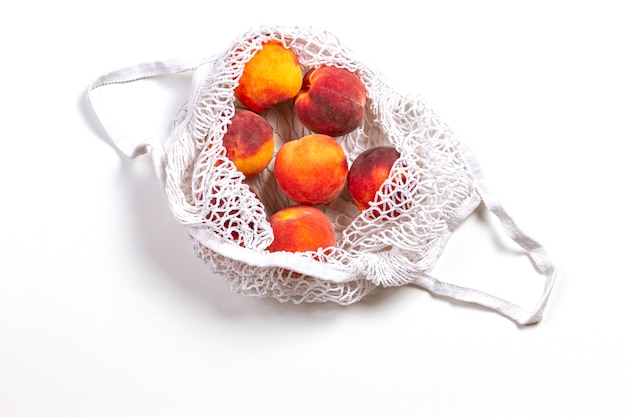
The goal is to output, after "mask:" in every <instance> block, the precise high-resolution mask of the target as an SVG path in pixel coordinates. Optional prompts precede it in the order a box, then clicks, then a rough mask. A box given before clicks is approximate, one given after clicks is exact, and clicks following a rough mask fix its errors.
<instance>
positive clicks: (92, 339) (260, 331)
mask: <svg viewBox="0 0 626 417" xmlns="http://www.w3.org/2000/svg"><path fill="white" fill-rule="evenodd" d="M39 3H41V4H30V3H19V5H13V6H11V8H10V9H8V8H7V7H8V6H2V8H7V9H6V10H2V11H1V13H0V37H1V39H2V45H3V46H2V56H3V64H2V67H1V68H2V69H1V73H0V74H1V77H0V86H1V87H0V106H1V107H0V110H1V114H2V127H3V128H2V138H1V139H0V143H1V144H2V145H1V148H0V149H1V150H0V174H1V175H0V190H1V192H2V195H3V199H2V201H3V202H2V204H1V206H0V207H1V209H0V213H1V216H0V257H1V258H0V415H1V416H2V417H4V416H7V417H9V416H10V417H27V416H28V417H36V416H45V417H53V416H55V417H56V416H58V417H73V416H81V417H86V416H152V417H154V416H224V417H225V416H363V417H364V416H417V415H423V416H460V415H462V416H470V415H471V416H482V417H485V416H579V415H580V416H591V415H592V416H623V415H626V405H625V403H624V400H623V394H624V392H625V391H626V383H625V382H624V372H625V371H626V359H625V355H624V352H625V350H626V336H625V331H624V322H623V319H624V308H623V305H624V300H625V299H624V290H625V289H626V284H625V282H624V281H625V278H626V274H625V273H624V263H623V260H624V253H623V239H622V238H623V235H624V232H625V231H626V230H625V228H624V220H623V206H622V203H621V202H622V201H623V199H622V198H621V197H622V194H623V179H624V173H623V159H624V156H623V155H624V154H623V152H624V151H623V149H624V147H623V144H624V141H625V140H626V128H625V126H624V120H625V114H626V105H625V94H626V81H625V79H626V65H625V64H624V60H623V56H624V50H625V45H624V40H625V39H626V29H625V25H624V18H625V17H626V16H625V14H624V12H623V11H622V8H619V7H618V6H619V3H620V2H618V1H614V2H609V1H603V0H599V1H594V2H577V1H574V2H565V1H562V2H559V1H526V2H521V3H519V4H513V3H510V4H509V2H496V1H474V2H448V1H436V2H435V1H432V2H420V1H418V2H414V3H410V2H406V3H405V2H402V3H400V2H395V1H385V2H382V3H380V4H376V3H369V4H368V3H367V2H354V4H350V3H348V2H338V1H336V0H335V1H322V0H317V1H315V2H308V3H299V2H293V1H292V2H285V1H274V2H249V3H241V2H219V4H218V2H208V1H205V2H198V1H196V2H190V1H179V2H167V3H163V2H161V3H159V2H146V3H145V4H135V3H134V2H132V1H123V2H121V1H117V0H111V1H108V2H105V3H102V4H93V3H81V2H69V1H57V2H39ZM505 3H506V4H505ZM409 4H411V5H412V6H411V9H408V8H407V6H408V5H409ZM265 24H281V25H283V24H284V25H298V26H313V27H315V28H316V29H320V30H327V31H329V32H331V33H333V34H334V35H336V36H337V37H338V38H339V39H341V40H342V42H343V43H344V44H345V45H347V46H348V47H349V48H350V49H352V50H353V51H354V52H355V53H356V54H357V55H359V56H360V57H361V58H362V60H363V61H364V62H366V63H367V64H368V65H370V66H371V67H372V68H375V69H376V70H377V71H380V73H381V76H384V77H386V78H387V79H388V80H389V81H390V83H392V84H393V85H394V86H395V87H396V88H397V89H399V90H402V91H403V92H406V93H419V94H422V96H424V97H425V98H426V99H427V100H428V102H429V103H430V104H431V105H432V107H433V108H434V109H435V110H436V111H437V112H438V113H439V115H440V116H441V117H442V119H443V120H445V121H446V123H447V124H448V125H450V127H451V128H452V129H453V130H454V131H455V132H456V133H458V134H459V135H460V136H461V137H463V138H464V139H465V140H466V141H467V142H468V143H469V145H470V146H471V148H472V149H473V150H474V152H475V154H476V155H477V157H478V159H479V161H480V162H481V164H482V166H483V168H484V170H485V172H486V174H487V178H488V180H489V183H490V184H491V187H492V189H493V190H494V191H495V192H496V194H497V196H498V197H499V199H500V200H501V201H502V202H503V203H504V205H505V207H506V208H507V209H508V210H509V212H510V214H511V215H512V216H513V217H514V218H515V219H516V221H517V222H518V224H519V225H520V226H521V227H522V229H523V230H525V231H526V232H527V233H528V234H530V235H531V236H532V237H534V238H536V239H537V240H539V241H540V242H541V243H543V244H544V245H545V247H546V248H547V249H548V251H549V253H550V254H551V255H552V257H553V259H554V262H555V263H556V264H557V266H558V267H559V271H560V272H559V277H558V279H557V283H556V285H555V287H554V291H553V294H552V297H551V299H550V302H549V304H548V307H547V309H546V312H545V319H544V321H543V322H541V323H540V324H538V325H535V326H528V327H524V328H520V327H518V326H516V325H515V324H514V323H513V322H511V321H510V320H508V319H506V318H504V317H502V316H500V315H499V314H497V313H494V312H492V311H489V310H486V309H483V308H477V307H473V306H469V305H464V304H460V303H454V302H451V301H449V300H445V299H442V298H438V297H433V296H431V295H430V294H429V293H427V292H426V291H424V290H421V289H419V288H416V287H403V288H396V289H387V290H384V291H380V292H377V293H375V294H373V295H372V296H371V297H368V298H366V299H365V300H363V301H362V302H359V303H357V304H354V305H352V306H349V307H339V306H336V305H330V304H324V305H291V304H280V303H277V302H275V301H273V300H256V299H251V298H246V297H243V296H239V295H236V294H233V293H232V292H231V291H230V289H229V287H228V285H227V283H226V282H225V281H224V280H223V279H221V278H220V277H216V276H212V275H211V274H210V273H208V270H207V267H206V266H205V265H203V264H202V263H201V262H200V261H199V260H198V259H197V258H196V256H195V254H194V252H193V250H192V247H191V242H190V241H189V239H188V238H187V236H186V232H185V230H184V229H183V228H182V226H181V225H179V224H177V223H176V222H175V221H174V220H173V218H172V216H171V214H170V212H169V209H168V207H167V203H166V200H165V198H164V195H163V194H162V192H161V189H160V188H159V185H158V183H157V181H156V177H155V175H154V171H153V170H152V165H151V163H150V160H149V158H146V157H141V158H138V159H133V160H130V159H125V158H123V157H120V155H118V154H117V153H116V152H115V150H114V149H113V147H111V146H110V144H109V143H108V141H107V140H106V139H105V138H104V136H103V133H102V129H101V128H100V127H99V125H98V124H97V122H96V121H95V119H94V117H93V114H92V113H91V112H90V108H89V106H88V105H87V103H86V101H85V98H84V95H85V89H86V87H87V85H88V83H89V82H90V81H91V80H92V79H94V78H95V77H96V76H98V75H101V74H103V73H105V72H108V71H110V70H115V69H118V68H121V67H125V66H129V65H133V64H137V63H140V62H149V61H153V60H162V59H169V58H178V57H187V56H198V57H202V56H208V55H212V54H214V53H216V52H220V51H221V50H222V49H223V48H225V47H226V46H227V45H229V44H230V42H231V40H232V39H233V38H234V37H235V36H237V35H238V34H240V33H242V32H244V31H247V30H248V29H250V28H253V27H256V26H259V25H265ZM143 85H144V86H147V87H145V88H146V89H148V88H150V89H156V91H157V92H156V94H158V96H159V97H160V98H161V101H159V100H152V101H151V103H149V105H145V106H138V105H134V104H133V103H134V102H133V101H132V100H133V99H136V98H142V97H144V96H142V94H141V92H142V91H143V88H144V87H141V88H139V90H132V89H131V90H129V91H132V92H129V93H128V94H127V96H126V97H127V98H128V101H126V100H122V101H123V102H120V103H119V105H120V106H127V107H128V109H129V110H128V111H130V112H134V113H133V114H135V115H136V118H137V126H136V128H137V130H138V134H143V133H148V134H152V132H155V131H156V132H158V131H160V130H162V129H164V128H165V126H167V124H168V123H169V117H170V116H171V115H172V114H173V112H174V110H175V109H176V108H177V107H178V105H179V104H181V102H182V101H183V100H184V99H185V98H186V94H187V88H188V80H187V79H184V78H183V79H168V80H162V81H161V82H156V81H155V82H146V83H144V84H143ZM137 91H139V92H140V93H137ZM163 115H165V116H163ZM143 130H145V132H144V131H143ZM484 229H485V224H484V223H483V221H482V220H480V219H476V218H474V217H472V218H471V219H470V220H469V222H468V224H467V225H464V226H463V227H462V228H461V229H460V230H459V235H458V236H457V237H455V238H454V240H453V241H452V242H451V243H450V247H449V250H448V251H447V252H446V253H445V254H444V257H442V258H441V261H440V262H441V263H440V266H439V267H438V270H439V273H440V274H442V275H441V277H442V278H451V279H452V278H454V277H459V278H460V279H470V281H471V279H472V277H480V280H479V282H480V283H481V285H490V284H489V283H490V282H491V284H493V285H494V288H500V289H502V290H503V291H505V292H506V291H507V289H511V288H522V289H521V290H520V291H524V290H523V288H525V285H526V283H528V285H529V286H530V285H531V282H535V281H533V280H535V279H536V276H535V274H534V271H533V270H532V267H530V264H529V263H528V262H527V261H526V259H522V261H521V262H518V261H519V260H518V259H517V257H512V256H510V253H509V252H508V251H506V250H505V249H503V248H501V247H500V246H498V245H497V244H496V243H494V240H493V238H492V237H491V235H490V234H489V232H486V233H485V231H484ZM511 258H514V259H511ZM501 259H506V260H510V261H511V263H510V264H508V263H503V262H501ZM507 268H508V269H507ZM525 278H528V280H527V281H525V280H524V279H525ZM507 280H508V281H507ZM520 280H521V281H520ZM509 283H510V284H509ZM513 292H514V291H513ZM513 296H514V294H513Z"/></svg>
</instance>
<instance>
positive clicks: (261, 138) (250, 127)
mask: <svg viewBox="0 0 626 417" xmlns="http://www.w3.org/2000/svg"><path fill="white" fill-rule="evenodd" d="M222 142H223V144H224V147H225V148H226V156H228V158H229V159H230V160H231V161H233V163H234V164H235V166H236V167H237V169H238V170H239V171H241V172H242V173H243V174H244V175H245V176H246V177H251V176H253V175H256V174H258V173H259V172H261V171H263V170H264V169H265V168H266V167H267V166H268V165H269V163H270V161H271V160H272V157H273V156H274V130H273V129H272V126H271V125H270V124H269V122H268V121H267V120H265V119H264V118H263V117H262V116H260V115H258V114H256V113H254V112H252V111H250V110H246V109H235V114H234V116H233V118H232V119H231V123H230V125H229V126H228V128H227V130H226V133H225V134H224V138H223V140H222Z"/></svg>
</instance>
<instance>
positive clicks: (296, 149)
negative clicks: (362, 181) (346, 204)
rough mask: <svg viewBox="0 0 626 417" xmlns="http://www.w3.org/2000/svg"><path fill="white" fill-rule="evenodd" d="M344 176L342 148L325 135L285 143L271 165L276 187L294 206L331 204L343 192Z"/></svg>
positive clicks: (344, 156) (345, 166)
mask: <svg viewBox="0 0 626 417" xmlns="http://www.w3.org/2000/svg"><path fill="white" fill-rule="evenodd" d="M347 176H348V162H347V159H346V155H345V153H344V151H343V148H342V147H341V145H339V143H338V142H337V141H336V140H335V138H333V137H330V136H328V135H320V134H312V135H306V136H303V137H301V138H300V139H296V140H292V141H290V142H287V143H285V144H284V145H283V146H281V148H280V149H279V150H278V154H277V155H276V161H275V163H274V177H275V178H276V182H277V184H278V186H279V187H280V189H281V190H282V191H283V192H284V193H285V195H286V196H287V197H289V198H290V199H291V200H293V201H295V202H296V203H298V204H310V205H315V204H324V203H328V202H330V201H332V200H333V199H335V198H336V197H337V196H339V194H340V193H341V191H342V190H343V188H344V186H345V183H346V178H347Z"/></svg>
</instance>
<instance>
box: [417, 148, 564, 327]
mask: <svg viewBox="0 0 626 417" xmlns="http://www.w3.org/2000/svg"><path fill="white" fill-rule="evenodd" d="M462 150H463V155H464V157H465V161H466V163H467V166H468V168H469V169H470V170H471V171H472V172H473V174H474V180H475V186H476V189H477V192H478V198H479V199H481V200H482V202H483V203H484V205H485V206H486V207H487V209H488V210H489V211H490V212H491V213H492V214H494V215H495V216H496V217H497V218H498V220H499V221H500V225H501V226H502V228H503V230H504V231H505V233H506V234H507V235H508V237H509V238H510V239H511V240H512V241H513V242H515V243H516V244H517V245H518V246H519V247H520V248H521V249H522V250H523V251H524V252H525V253H526V254H527V255H528V256H529V258H530V260H531V261H532V263H533V264H534V266H535V268H536V269H537V271H538V272H539V274H540V275H542V276H543V277H544V280H545V281H544V287H543V291H542V292H541V294H540V296H539V298H538V300H537V302H536V304H535V306H534V308H533V309H532V310H530V311H528V310H527V309H525V308H522V307H520V306H519V305H517V304H515V303H513V302H511V301H508V300H505V299H503V298H500V297H497V296H495V295H493V294H490V293H487V292H484V291H481V290H478V289H475V288H470V287H463V286H459V285H455V284H452V283H448V282H443V281H440V280H438V279H436V278H434V277H433V276H431V275H430V274H427V273H425V274H421V275H420V276H419V277H417V278H416V279H415V281H414V284H415V285H419V286H421V287H424V288H425V289H427V290H429V291H430V292H432V293H433V294H437V295H441V296H444V297H450V298H454V299H457V300H459V301H464V302H469V303H474V304H480V305H482V306H485V307H488V308H490V309H492V310H495V311H497V312H498V313H500V314H502V315H503V316H505V317H508V318H509V319H511V320H513V321H514V322H515V323H517V324H519V325H528V324H535V323H538V322H540V321H541V320H542V319H543V312H544V310H545V308H546V304H547V303H548V299H549V298H550V294H551V292H552V288H553V286H554V282H555V279H556V275H557V270H556V267H555V266H554V264H553V263H552V261H551V260H550V257H549V256H548V253H547V251H546V250H545V248H544V247H543V246H542V245H541V244H539V243H538V242H537V241H536V240H534V239H532V238H531V237H530V236H528V235H527V234H526V233H524V232H523V231H522V230H521V228H520V227H519V226H518V225H517V224H516V223H515V221H513V218H512V217H511V216H510V215H509V213H507V211H506V210H505V209H504V207H503V206H502V204H501V203H500V202H499V201H498V200H497V199H496V198H495V197H494V195H493V193H492V192H491V191H490V190H489V188H488V187H487V184H486V180H485V174H484V172H483V170H482V168H481V167H480V165H479V164H478V160H477V159H476V158H475V157H474V155H473V154H472V153H471V151H470V150H469V148H467V147H466V146H463V149H462ZM475 206H476V205H473V206H472V209H473V208H474V207H475ZM468 210H469V208H468ZM464 214H466V215H460V216H458V218H457V220H456V221H457V222H460V221H461V220H462V219H464V218H466V217H467V215H469V214H470V213H469V212H467V213H464ZM457 225H458V223H457V224H454V225H452V227H451V228H452V229H454V228H455V227H456V226H457Z"/></svg>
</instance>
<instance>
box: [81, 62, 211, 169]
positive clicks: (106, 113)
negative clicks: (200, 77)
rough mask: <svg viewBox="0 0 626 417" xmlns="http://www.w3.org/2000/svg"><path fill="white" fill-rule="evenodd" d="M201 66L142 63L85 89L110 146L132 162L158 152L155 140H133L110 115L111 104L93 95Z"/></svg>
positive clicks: (193, 63) (190, 63)
mask: <svg viewBox="0 0 626 417" xmlns="http://www.w3.org/2000/svg"><path fill="white" fill-rule="evenodd" d="M202 63H203V62H199V61H198V60H191V59H190V60H185V59H172V60H166V61H153V62H145V63H141V64H137V65H133V66H129V67H126V68H122V69H118V70H116V71H112V72H109V73H106V74H103V75H101V76H99V77H98V78H96V79H94V80H93V81H92V82H91V83H90V84H89V86H88V87H87V93H86V95H87V100H88V102H89V103H90V104H91V107H92V109H93V111H94V113H95V116H96V118H97V119H98V121H99V122H100V124H101V125H102V127H103V128H104V130H105V131H106V133H107V135H108V136H109V138H110V139H111V141H112V142H113V144H114V145H115V146H116V147H117V148H118V149H119V150H120V151H121V152H122V153H123V154H124V155H126V156H128V157H131V158H134V157H136V156H139V155H141V154H143V153H146V152H147V149H148V148H151V149H152V150H155V149H156V150H159V148H160V145H161V142H160V141H158V140H155V139H154V138H132V137H129V136H128V134H127V133H126V132H125V131H124V129H123V128H121V127H120V126H119V125H118V123H117V122H116V120H115V117H114V116H112V115H111V114H110V113H111V111H112V110H113V109H114V107H113V106H111V105H112V103H110V102H107V101H106V100H103V99H100V97H98V96H97V94H95V91H96V90H97V89H98V88H100V87H104V86H107V85H112V84H124V83H132V82H135V81H138V80H142V79H147V78H154V77H160V76H166V75H175V74H179V73H183V72H187V71H193V70H195V69H197V68H198V67H199V66H200V65H202Z"/></svg>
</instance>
